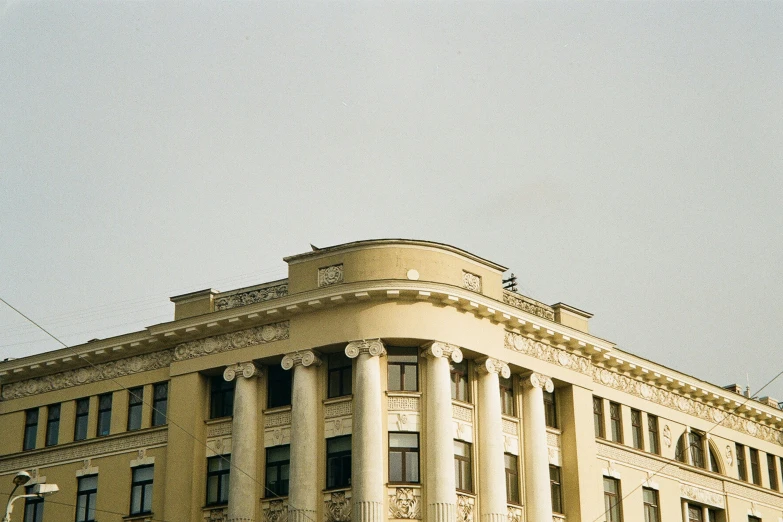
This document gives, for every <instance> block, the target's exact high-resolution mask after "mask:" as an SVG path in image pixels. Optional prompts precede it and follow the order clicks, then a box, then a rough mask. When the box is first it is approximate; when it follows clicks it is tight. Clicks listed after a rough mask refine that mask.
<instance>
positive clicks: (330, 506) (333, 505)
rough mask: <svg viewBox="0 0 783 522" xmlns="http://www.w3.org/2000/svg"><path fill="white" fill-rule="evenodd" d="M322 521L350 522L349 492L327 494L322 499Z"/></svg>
mask: <svg viewBox="0 0 783 522" xmlns="http://www.w3.org/2000/svg"><path fill="white" fill-rule="evenodd" d="M324 515H325V516H324V519H325V520H326V522H350V521H351V493H350V491H335V492H333V493H327V494H326V498H325V499H324Z"/></svg>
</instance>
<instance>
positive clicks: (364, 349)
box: [345, 339, 386, 359]
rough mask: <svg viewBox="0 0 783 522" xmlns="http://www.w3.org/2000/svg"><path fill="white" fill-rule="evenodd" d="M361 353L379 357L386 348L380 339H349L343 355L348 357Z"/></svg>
mask: <svg viewBox="0 0 783 522" xmlns="http://www.w3.org/2000/svg"><path fill="white" fill-rule="evenodd" d="M361 353H368V354H370V356H371V357H380V356H381V355H386V349H385V348H384V347H383V343H382V342H381V340H380V339H369V340H368V339H362V340H361V341H351V342H350V343H348V346H346V347H345V355H347V356H348V358H349V359H355V358H357V357H359V354H361Z"/></svg>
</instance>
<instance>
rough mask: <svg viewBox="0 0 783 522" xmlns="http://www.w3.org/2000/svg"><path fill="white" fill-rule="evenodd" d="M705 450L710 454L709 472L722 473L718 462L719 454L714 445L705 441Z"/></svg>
mask: <svg viewBox="0 0 783 522" xmlns="http://www.w3.org/2000/svg"><path fill="white" fill-rule="evenodd" d="M707 449H708V450H709V452H710V471H714V472H715V473H723V469H722V467H721V461H720V453H719V452H718V450H717V448H715V443H714V442H712V441H711V440H710V441H707Z"/></svg>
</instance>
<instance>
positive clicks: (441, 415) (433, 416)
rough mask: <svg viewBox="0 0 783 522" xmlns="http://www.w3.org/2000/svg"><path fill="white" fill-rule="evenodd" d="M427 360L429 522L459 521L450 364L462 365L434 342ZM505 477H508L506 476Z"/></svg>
mask: <svg viewBox="0 0 783 522" xmlns="http://www.w3.org/2000/svg"><path fill="white" fill-rule="evenodd" d="M422 355H423V356H425V357H427V390H426V393H425V394H424V396H425V398H426V406H427V418H426V419H425V426H426V435H427V475H426V477H427V481H426V482H425V485H426V488H427V492H426V497H427V518H426V520H427V522H454V521H455V520H456V506H457V490H456V487H457V486H456V479H455V477H454V438H453V434H452V420H451V418H452V414H451V370H450V368H449V360H452V361H454V362H461V361H462V352H461V351H460V349H459V348H457V347H456V346H453V345H450V344H446V343H441V342H432V343H429V344H428V345H427V346H425V348H424V350H423V351H422ZM504 476H505V475H504Z"/></svg>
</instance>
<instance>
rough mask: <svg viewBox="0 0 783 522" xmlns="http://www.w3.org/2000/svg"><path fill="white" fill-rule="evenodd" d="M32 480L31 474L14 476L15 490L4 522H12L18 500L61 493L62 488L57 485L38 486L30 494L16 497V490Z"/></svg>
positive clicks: (21, 472)
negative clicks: (15, 502) (12, 512)
mask: <svg viewBox="0 0 783 522" xmlns="http://www.w3.org/2000/svg"><path fill="white" fill-rule="evenodd" d="M31 478H32V477H31V476H30V474H29V473H27V472H26V471H20V472H19V473H17V474H16V475H15V476H14V489H12V490H11V494H10V495H8V503H7V504H6V505H5V516H4V517H3V522H11V511H13V509H14V506H13V504H14V501H15V500H16V499H18V498H34V497H38V498H43V497H45V496H47V495H51V494H53V493H57V492H58V491H60V488H58V487H57V484H36V485H35V486H33V487H32V489H31V491H30V493H29V494H27V495H17V496H14V493H15V492H16V489H17V488H18V487H19V486H24V485H25V484H27V483H28V482H30V479H31Z"/></svg>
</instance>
